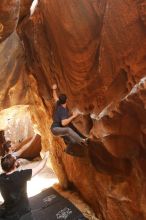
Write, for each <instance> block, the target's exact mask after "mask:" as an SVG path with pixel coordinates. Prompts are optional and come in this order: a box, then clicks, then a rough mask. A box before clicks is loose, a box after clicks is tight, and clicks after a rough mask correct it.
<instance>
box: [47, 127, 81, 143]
mask: <svg viewBox="0 0 146 220" xmlns="http://www.w3.org/2000/svg"><path fill="white" fill-rule="evenodd" d="M51 131H52V133H53V134H54V135H55V136H68V137H69V138H70V140H71V142H72V143H79V144H81V143H82V142H83V138H82V137H80V136H79V135H78V134H77V133H76V132H75V131H74V130H73V129H72V128H70V127H52V128H51Z"/></svg>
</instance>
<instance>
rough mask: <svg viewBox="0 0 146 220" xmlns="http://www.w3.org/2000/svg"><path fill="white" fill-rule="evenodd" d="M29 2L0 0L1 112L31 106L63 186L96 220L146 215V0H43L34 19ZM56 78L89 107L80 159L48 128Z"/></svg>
mask: <svg viewBox="0 0 146 220" xmlns="http://www.w3.org/2000/svg"><path fill="white" fill-rule="evenodd" d="M19 3H20V4H19ZM30 5H31V1H16V0H9V1H6V0H1V2H0V23H1V25H0V41H1V43H0V58H1V59H0V85H1V90H0V107H1V109H3V108H7V107H9V106H12V105H16V104H28V105H29V107H30V113H31V118H32V121H33V122H34V123H36V124H37V126H38V130H39V132H40V133H41V135H42V144H43V147H42V148H43V150H45V149H48V148H49V150H50V157H51V160H52V164H53V167H54V170H55V172H56V174H57V175H58V177H59V180H60V183H61V184H62V186H64V187H67V185H68V182H72V183H73V184H74V185H75V186H76V187H77V189H78V190H79V192H80V193H81V195H82V196H83V198H84V199H85V200H86V201H87V202H88V203H89V204H90V205H91V206H92V207H93V209H94V210H95V212H96V214H97V216H98V217H99V218H100V219H104V220H117V219H118V220H137V219H140V220H144V219H146V211H145V210H146V208H145V203H146V189H145V178H146V174H145V173H146V172H145V171H146V170H145V167H146V147H145V146H146V110H145V106H146V105H145V104H146V103H145V100H146V97H145V96H146V78H145V75H146V62H145V58H146V29H145V28H146V27H145V25H146V13H145V11H146V10H145V7H146V1H145V0H135V1H133V0H127V1H124V0H99V1H97V0H90V1H89V0H87V1H85V0H70V1H68V0H60V1H58V0H41V1H38V6H37V8H36V9H35V11H34V13H33V15H32V16H29V14H30V12H29V6H30ZM19 11H21V13H20V17H19ZM53 82H57V84H58V86H59V91H60V92H65V93H66V94H67V95H68V97H69V106H70V108H71V109H72V108H74V106H75V107H76V108H78V109H79V110H80V111H81V112H82V113H83V115H82V116H81V117H80V118H79V119H78V120H77V121H76V122H75V124H76V126H77V127H78V128H79V129H80V131H82V132H83V133H84V134H90V135H91V136H92V141H91V143H90V144H89V147H88V148H87V149H79V150H80V151H82V153H83V154H84V157H83V158H74V157H71V156H69V155H66V154H64V153H63V148H64V145H63V142H62V140H61V139H59V138H54V137H52V135H51V133H50V131H49V126H50V124H51V113H52V105H53V102H52V96H51V89H50V88H51V85H52V83H53Z"/></svg>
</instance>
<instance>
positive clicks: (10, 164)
mask: <svg viewBox="0 0 146 220" xmlns="http://www.w3.org/2000/svg"><path fill="white" fill-rule="evenodd" d="M16 164H17V161H16V158H15V157H14V156H13V155H12V154H7V155H5V156H4V157H2V159H1V167H2V169H3V171H4V172H6V173H8V172H10V171H12V170H14V169H15V167H16Z"/></svg>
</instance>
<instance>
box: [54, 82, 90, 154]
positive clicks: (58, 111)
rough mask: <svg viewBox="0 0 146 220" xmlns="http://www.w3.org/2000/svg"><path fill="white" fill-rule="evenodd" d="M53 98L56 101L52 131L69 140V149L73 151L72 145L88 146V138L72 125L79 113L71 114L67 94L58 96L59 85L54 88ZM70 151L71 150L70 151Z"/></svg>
mask: <svg viewBox="0 0 146 220" xmlns="http://www.w3.org/2000/svg"><path fill="white" fill-rule="evenodd" d="M52 90H53V98H54V100H55V103H56V104H55V111H54V115H53V124H52V126H51V131H52V133H53V134H54V135H55V136H63V137H66V138H67V139H68V140H69V146H68V148H70V149H71V144H75V143H78V144H80V145H87V141H88V138H84V136H83V135H81V134H80V133H79V132H78V131H77V129H75V127H74V126H73V125H72V123H71V122H72V121H73V120H74V119H75V118H76V117H77V116H78V115H79V113H78V112H73V113H72V114H70V113H69V110H68V107H67V96H66V95H65V94H60V95H59V96H58V95H57V92H56V90H57V85H56V84H54V85H53V86H52ZM68 150H69V149H68Z"/></svg>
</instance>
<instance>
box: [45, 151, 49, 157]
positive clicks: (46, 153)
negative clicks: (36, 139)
mask: <svg viewBox="0 0 146 220" xmlns="http://www.w3.org/2000/svg"><path fill="white" fill-rule="evenodd" d="M48 157H49V151H46V152H45V154H44V158H45V159H48Z"/></svg>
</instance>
